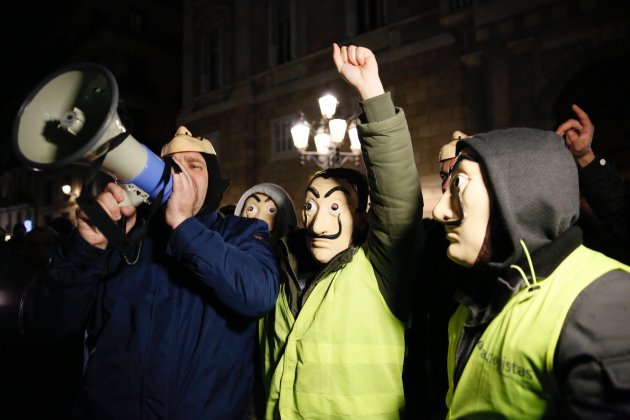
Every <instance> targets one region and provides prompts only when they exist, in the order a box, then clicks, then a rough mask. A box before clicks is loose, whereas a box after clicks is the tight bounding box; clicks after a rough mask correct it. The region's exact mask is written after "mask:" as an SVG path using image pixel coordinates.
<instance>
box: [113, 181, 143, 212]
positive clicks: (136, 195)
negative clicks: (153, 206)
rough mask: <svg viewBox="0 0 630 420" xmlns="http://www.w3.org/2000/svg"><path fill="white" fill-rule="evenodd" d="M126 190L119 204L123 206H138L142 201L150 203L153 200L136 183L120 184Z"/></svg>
mask: <svg viewBox="0 0 630 420" xmlns="http://www.w3.org/2000/svg"><path fill="white" fill-rule="evenodd" d="M118 185H120V186H121V187H122V189H123V190H124V192H125V197H124V199H123V201H121V202H120V203H119V204H118V205H119V206H120V207H122V206H134V207H138V206H140V204H142V203H147V204H150V203H151V200H150V198H149V195H148V194H147V193H145V192H144V191H142V190H141V189H139V188H138V187H136V186H135V185H134V184H123V183H121V184H118Z"/></svg>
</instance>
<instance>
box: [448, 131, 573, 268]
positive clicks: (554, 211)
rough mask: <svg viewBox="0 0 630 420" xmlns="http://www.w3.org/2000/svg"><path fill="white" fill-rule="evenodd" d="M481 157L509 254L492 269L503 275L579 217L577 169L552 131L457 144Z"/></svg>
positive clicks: (499, 135) (479, 137)
mask: <svg viewBox="0 0 630 420" xmlns="http://www.w3.org/2000/svg"><path fill="white" fill-rule="evenodd" d="M466 147H468V148H471V149H472V150H474V151H475V152H476V153H477V155H478V156H479V158H480V162H479V163H480V164H481V167H482V171H483V172H484V175H485V176H486V183H487V188H488V191H489V193H490V197H491V198H490V199H491V201H492V203H493V210H494V211H495V213H494V214H492V215H491V217H493V218H494V217H498V218H499V221H500V224H501V225H502V227H503V228H504V229H505V231H506V232H507V236H508V242H509V246H511V249H510V250H506V251H507V252H505V254H504V255H508V257H507V258H506V259H505V260H504V261H492V262H490V263H489V264H488V265H489V266H490V268H493V269H498V270H499V271H503V272H504V270H505V269H507V268H509V267H510V265H512V264H516V263H518V262H519V261H520V260H521V259H523V258H524V256H525V251H524V250H523V246H522V245H521V241H523V243H524V245H525V247H527V250H528V252H529V253H535V252H536V251H537V250H539V249H540V248H542V247H543V246H545V245H547V244H549V243H551V242H553V241H554V240H556V239H557V238H558V237H559V236H560V235H561V234H562V233H563V232H565V231H566V230H568V229H569V228H570V227H571V225H573V224H574V223H575V222H576V220H577V218H578V214H579V187H578V173H577V167H576V164H575V161H574V159H573V157H572V156H571V153H570V152H569V151H568V150H567V149H566V147H565V145H564V141H563V140H562V138H560V137H559V136H557V135H556V134H555V133H553V132H552V131H544V130H539V129H532V128H510V129H505V130H495V131H490V132H487V133H482V134H477V135H475V136H473V137H470V138H465V139H462V140H460V141H459V142H458V144H457V151H458V153H459V152H460V151H461V150H462V149H464V148H466Z"/></svg>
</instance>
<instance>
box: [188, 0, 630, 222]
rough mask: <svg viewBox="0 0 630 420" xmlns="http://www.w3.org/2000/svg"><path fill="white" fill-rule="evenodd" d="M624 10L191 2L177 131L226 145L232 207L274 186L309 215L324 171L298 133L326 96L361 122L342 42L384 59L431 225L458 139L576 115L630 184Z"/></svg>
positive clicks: (366, 1)
mask: <svg viewBox="0 0 630 420" xmlns="http://www.w3.org/2000/svg"><path fill="white" fill-rule="evenodd" d="M627 4H628V3H627V2H625V1H620V0H617V1H615V0H601V1H598V0H533V1H526V2H525V1H515V0H419V1H413V2H406V1H405V2H403V1H394V0H344V1H341V0H321V1H317V2H312V1H302V0H264V1H255V2H251V1H246V0H231V1H228V0H223V1H220V0H217V1H212V0H211V1H198V0H185V1H184V13H183V19H184V20H183V28H184V34H183V50H182V52H183V59H182V64H183V96H182V109H181V112H180V114H179V117H178V121H179V124H183V125H186V126H187V127H188V128H189V129H190V130H191V131H192V132H193V134H194V135H203V136H205V137H209V138H211V139H212V140H213V142H214V143H215V144H216V149H217V150H218V153H219V158H220V162H221V164H222V169H223V175H224V177H228V178H229V179H230V180H231V187H230V189H229V190H228V192H227V193H226V195H225V199H224V201H225V203H235V202H236V201H237V199H238V198H239V196H240V194H242V192H244V191H245V190H246V189H247V188H248V187H250V186H251V185H253V184H255V183H258V182H275V183H278V184H280V185H281V186H283V187H284V188H285V189H286V190H287V191H288V192H289V193H290V194H291V196H292V198H293V200H294V202H295V205H296V208H297V209H298V210H299V208H300V207H301V203H302V197H303V192H304V188H305V185H306V181H307V179H308V176H309V175H310V174H311V173H312V172H314V171H315V170H317V169H319V168H318V167H317V166H315V165H313V164H312V163H310V162H306V163H305V164H304V166H301V165H300V159H299V157H298V153H297V152H296V151H295V150H292V148H291V136H290V133H289V128H290V126H291V124H293V122H295V121H296V119H297V117H298V114H299V112H300V111H303V112H304V113H305V114H306V115H307V116H308V117H309V118H310V119H313V120H315V119H317V118H319V111H318V107H317V98H319V97H320V96H322V95H323V94H324V93H327V92H332V93H333V94H334V95H335V96H337V98H338V99H339V101H340V104H339V108H338V115H341V116H342V117H347V116H350V115H352V113H353V112H355V111H356V109H357V108H356V105H355V103H356V101H357V98H356V95H355V94H354V92H353V91H351V89H350V88H349V87H348V86H347V85H346V84H345V83H344V82H343V81H342V80H340V78H339V76H338V74H337V73H336V70H335V69H334V65H333V62H332V58H331V51H332V49H331V44H332V42H338V43H342V44H350V43H352V44H356V45H362V46H366V47H368V48H370V49H372V50H373V51H374V53H375V54H376V56H377V59H378V62H379V70H380V74H381V78H382V80H383V81H384V84H385V88H386V89H388V90H390V91H391V92H392V94H393V97H394V101H395V103H396V104H397V105H398V106H400V107H402V108H403V109H404V111H405V113H406V116H407V119H408V122H409V127H410V130H411V135H412V139H413V143H414V155H415V162H416V165H417V166H418V169H419V173H420V175H421V182H422V186H423V192H424V198H425V216H429V215H430V211H431V209H432V207H433V205H434V203H435V202H436V201H437V199H438V197H439V194H440V191H439V178H438V175H437V170H438V163H437V156H438V151H439V148H440V147H441V145H442V144H444V143H446V142H447V141H448V140H449V139H450V137H451V134H452V132H453V131H455V130H461V131H464V132H465V133H470V134H473V133H479V132H483V131H486V130H490V129H496V128H505V127H510V126H530V127H538V128H543V129H553V128H555V127H556V126H557V124H559V123H560V122H561V121H564V119H566V118H567V117H568V116H570V115H571V111H570V104H571V103H577V104H579V105H580V106H582V107H583V108H584V109H585V110H586V111H587V112H588V113H589V115H590V116H591V118H592V119H593V121H594V122H595V124H596V126H597V127H598V131H597V136H596V143H595V144H594V149H596V151H597V152H599V153H601V154H604V155H606V156H607V157H608V158H609V159H610V161H612V162H613V163H615V164H616V165H617V166H618V167H619V168H620V170H622V171H627V168H628V167H629V166H630V148H629V147H628V146H627V143H625V144H624V143H623V142H622V141H621V140H620V134H622V133H623V132H624V131H625V129H624V127H623V126H622V123H623V121H621V120H620V116H621V115H623V109H626V110H627V108H628V106H627V105H626V104H625V103H624V102H623V101H621V100H620V98H615V96H616V95H619V94H620V93H621V92H625V93H626V96H627V93H628V92H630V84H629V82H628V81H627V76H625V75H624V71H622V70H621V68H627V64H628V63H629V62H630V15H629V14H628V9H629V7H628V5H627ZM612 63H616V65H617V66H621V68H620V69H619V70H617V71H615V70H614V69H613V68H610V65H611V64H612ZM623 64H626V66H623ZM621 96H623V95H621ZM311 142H312V138H311ZM344 147H346V148H347V146H344ZM311 148H312V146H311ZM550 164H551V163H550ZM352 165H353V164H352V162H348V163H346V164H345V166H352ZM359 168H360V169H363V168H362V165H360V166H359ZM624 173H625V174H626V175H627V174H628V172H624Z"/></svg>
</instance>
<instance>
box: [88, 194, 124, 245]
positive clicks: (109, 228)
mask: <svg viewBox="0 0 630 420" xmlns="http://www.w3.org/2000/svg"><path fill="white" fill-rule="evenodd" d="M77 204H79V207H81V210H83V211H84V212H85V214H87V215H88V217H89V218H90V220H91V221H92V224H94V226H96V227H97V228H98V229H100V230H101V232H103V234H104V235H105V236H106V237H107V239H108V241H109V243H110V245H111V246H113V247H114V248H116V249H118V250H120V251H121V252H129V251H130V250H131V249H133V243H132V241H131V240H130V239H129V238H128V237H127V235H126V234H124V233H123V232H121V231H120V228H119V226H118V225H117V224H116V223H115V222H114V221H113V220H112V219H110V217H109V215H108V214H107V213H106V212H105V210H103V208H102V207H101V205H100V204H98V202H97V201H96V198H95V197H94V196H92V195H86V194H81V195H80V196H79V197H78V198H77Z"/></svg>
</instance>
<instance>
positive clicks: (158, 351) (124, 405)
mask: <svg viewBox="0 0 630 420" xmlns="http://www.w3.org/2000/svg"><path fill="white" fill-rule="evenodd" d="M268 237H269V234H268V231H267V226H266V224H265V223H263V222H261V221H259V220H256V219H251V220H248V219H242V218H239V217H234V216H228V217H219V216H218V215H217V213H216V212H213V213H210V214H208V215H205V216H200V217H198V218H190V219H187V220H186V221H184V222H183V223H182V224H181V225H179V226H178V227H177V228H176V229H175V230H173V231H172V232H170V228H168V227H167V226H166V225H165V224H164V222H163V221H160V220H152V222H151V227H150V229H149V231H148V234H147V236H146V237H145V238H144V240H143V241H142V247H141V254H140V257H139V260H138V262H137V263H136V264H135V265H132V266H129V265H128V264H126V263H125V262H124V261H123V260H122V258H121V255H120V254H119V253H118V252H115V251H112V250H106V251H102V250H99V249H97V248H94V247H92V246H90V245H89V244H87V243H86V242H85V241H84V240H83V239H82V238H81V237H80V236H79V235H78V234H77V235H75V237H74V238H73V240H72V241H70V242H69V243H68V244H67V245H66V246H64V247H61V248H60V249H59V250H58V251H57V253H56V254H55V256H54V257H53V260H52V265H51V269H50V270H49V278H48V279H47V281H46V282H45V283H43V284H42V285H43V287H40V288H38V289H36V290H33V292H32V293H31V294H30V296H29V298H28V300H27V301H26V306H25V308H26V313H25V315H26V321H27V323H26V327H27V329H28V331H30V332H31V333H38V334H40V335H46V336H48V337H50V338H55V337H60V336H64V335H67V334H71V333H74V332H76V331H81V330H82V329H85V331H86V340H85V344H86V345H85V351H86V353H85V354H86V357H85V360H84V363H85V365H84V366H85V367H84V374H83V376H84V378H83V385H82V397H83V398H82V404H81V406H80V407H79V411H80V413H79V415H80V417H86V418H104V419H123V418H125V419H154V418H155V419H157V418H159V419H166V418H169V419H175V418H177V419H238V418H244V417H245V416H246V410H247V403H248V397H249V393H250V390H251V386H252V375H253V361H254V354H253V351H254V338H255V333H256V325H257V319H258V317H260V316H261V315H263V314H264V313H266V312H267V311H268V310H269V309H271V308H272V307H273V305H274V303H275V301H276V297H277V293H278V280H277V277H278V274H277V268H276V265H275V260H274V257H273V255H272V251H271V248H270V245H269V243H268Z"/></svg>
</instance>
